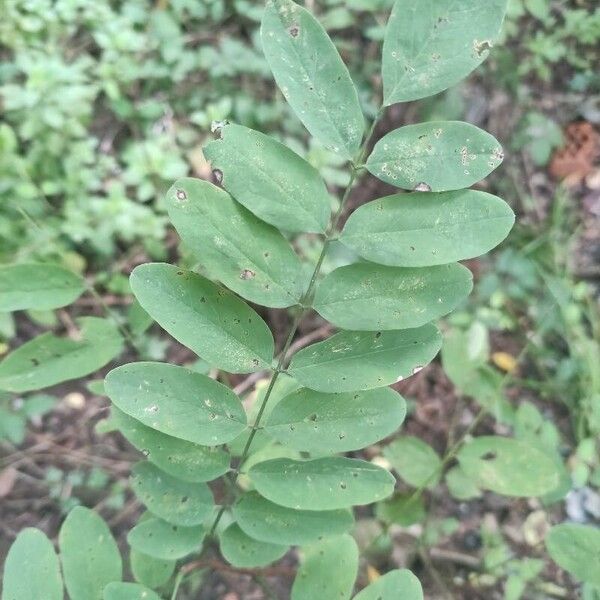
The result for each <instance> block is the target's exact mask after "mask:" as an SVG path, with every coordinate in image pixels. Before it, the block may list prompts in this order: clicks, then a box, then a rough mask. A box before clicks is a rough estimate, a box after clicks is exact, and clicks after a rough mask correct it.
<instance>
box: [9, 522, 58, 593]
mask: <svg viewBox="0 0 600 600" xmlns="http://www.w3.org/2000/svg"><path fill="white" fill-rule="evenodd" d="M34 598H44V600H62V598H63V583H62V578H61V575H60V565H59V562H58V557H57V556H56V552H54V547H53V546H52V543H51V542H50V540H49V539H48V538H47V537H46V536H45V535H44V534H43V533H42V532H41V531H40V530H39V529H34V528H32V527H28V528H27V529H23V531H21V532H20V533H19V535H18V536H17V539H16V540H15V541H14V542H13V544H12V546H11V547H10V550H9V552H8V556H7V557H6V561H5V563H4V578H3V581H2V600H33V599H34Z"/></svg>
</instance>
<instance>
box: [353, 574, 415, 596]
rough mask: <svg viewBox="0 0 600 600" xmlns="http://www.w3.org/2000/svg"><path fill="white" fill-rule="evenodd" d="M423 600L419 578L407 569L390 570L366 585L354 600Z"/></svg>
mask: <svg viewBox="0 0 600 600" xmlns="http://www.w3.org/2000/svg"><path fill="white" fill-rule="evenodd" d="M399 599H401V600H423V589H422V588H421V583H420V582H419V580H418V579H417V578H416V577H415V576H414V575H413V574H412V573H411V572H410V571H408V570H407V569H397V570H395V571H390V572H389V573H386V574H385V575H383V576H382V577H379V579H377V580H376V581H374V582H373V583H372V584H371V585H369V586H368V587H366V588H365V589H364V590H362V591H361V592H360V593H358V594H357V595H356V596H354V600H399Z"/></svg>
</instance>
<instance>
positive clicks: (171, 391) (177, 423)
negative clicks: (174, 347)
mask: <svg viewBox="0 0 600 600" xmlns="http://www.w3.org/2000/svg"><path fill="white" fill-rule="evenodd" d="M105 388H106V393H107V394H108V396H109V397H110V399H111V400H112V401H113V402H114V404H115V405H116V406H117V408H119V409H120V410H122V411H123V412H124V413H126V414H128V415H129V416H130V417H133V418H134V419H137V420H138V421H141V422H142V423H143V424H144V425H147V426H148V427H151V428H152V429H156V430H158V431H160V432H162V433H166V434H167V435H171V436H173V437H176V438H178V439H181V440H187V441H188V442H193V443H195V444H201V445H205V446H218V445H219V444H224V443H226V442H228V441H230V440H232V439H234V438H235V437H236V436H237V435H239V434H240V433H241V432H242V431H243V430H244V429H245V428H246V413H245V412H244V408H243V407H242V404H241V402H240V400H239V398H238V397H237V396H236V395H235V394H234V393H233V392H232V391H231V390H230V389H229V388H228V387H226V386H224V385H222V384H220V383H218V382H216V381H214V380H213V379H211V378H210V377H207V376H206V375H201V374H200V373H196V372H195V371H191V370H190V369H185V368H184V367H177V366H175V365H169V364H165V363H153V362H139V363H131V364H128V365H124V366H122V367H118V368H117V369H113V370H112V371H111V372H110V373H109V374H108V375H107V376H106V379H105Z"/></svg>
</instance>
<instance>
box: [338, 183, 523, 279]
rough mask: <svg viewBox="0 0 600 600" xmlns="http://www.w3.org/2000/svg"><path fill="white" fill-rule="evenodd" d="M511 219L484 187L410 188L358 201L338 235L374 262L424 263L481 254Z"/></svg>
mask: <svg viewBox="0 0 600 600" xmlns="http://www.w3.org/2000/svg"><path fill="white" fill-rule="evenodd" d="M514 221H515V216H514V213H513V211H512V210H511V208H510V207H509V206H508V204H506V202H504V201H503V200H501V199H500V198H498V197H496V196H492V195H491V194H487V193H485V192H478V191H474V190H461V191H457V192H445V193H439V194H427V193H421V192H414V193H412V194H398V195H394V196H387V197H386V198H381V199H379V200H374V201H373V202H369V203H368V204H365V205H363V206H361V207H360V208H359V209H358V210H357V211H355V212H354V213H353V214H352V216H351V217H350V218H349V219H348V221H347V222H346V226H345V227H344V231H343V233H342V235H341V238H340V239H341V241H342V242H343V243H344V244H345V245H346V246H348V247H349V248H351V249H352V250H354V251H355V252H356V253H357V254H359V255H360V256H362V257H363V258H365V259H367V260H370V261H373V262H375V263H379V264H382V265H388V266H396V267H427V266H433V265H443V264H448V263H452V262H456V261H459V260H464V259H467V258H473V257H475V256H480V255H481V254H485V253H486V252H488V251H489V250H491V249H492V248H494V247H495V246H497V245H498V244H499V243H500V242H501V241H502V240H503V239H504V238H505V237H506V236H507V235H508V232H509V231H510V229H511V227H512V226H513V223H514Z"/></svg>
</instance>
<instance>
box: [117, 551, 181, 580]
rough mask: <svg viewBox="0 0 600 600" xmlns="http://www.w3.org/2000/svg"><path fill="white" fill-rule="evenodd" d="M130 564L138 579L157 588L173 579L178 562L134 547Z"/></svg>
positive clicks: (130, 556)
mask: <svg viewBox="0 0 600 600" xmlns="http://www.w3.org/2000/svg"><path fill="white" fill-rule="evenodd" d="M129 564H130V566H131V572H132V573H133V576H134V577H135V580H136V581H138V582H139V583H141V584H142V585H146V586H148V587H149V588H152V589H156V588H158V587H161V586H163V585H165V584H166V583H167V581H169V579H171V576H172V575H173V573H174V571H175V566H176V564H177V563H176V562H175V561H174V560H163V559H161V558H154V557H153V556H149V555H148V554H143V553H142V552H138V551H137V550H135V549H133V548H132V549H131V551H130V552H129Z"/></svg>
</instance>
